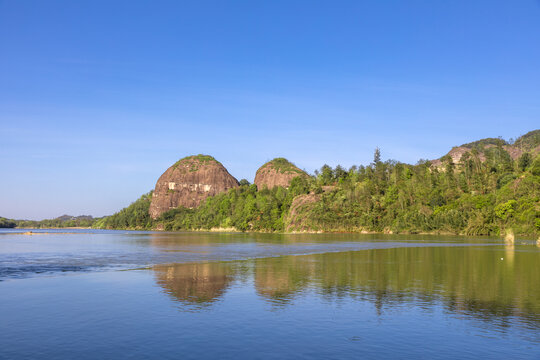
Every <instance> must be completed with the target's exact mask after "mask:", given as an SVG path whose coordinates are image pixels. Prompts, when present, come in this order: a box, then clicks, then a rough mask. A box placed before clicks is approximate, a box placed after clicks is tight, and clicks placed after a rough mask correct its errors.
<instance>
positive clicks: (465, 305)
mask: <svg viewBox="0 0 540 360" xmlns="http://www.w3.org/2000/svg"><path fill="white" fill-rule="evenodd" d="M23 232H24V231H21V230H18V231H13V230H2V231H0V359H78V360H81V359H97V358H99V359H192V358H205V359H228V358H236V359H237V358H247V359H283V358H294V359H299V358H305V359H313V358H319V359H343V358H354V359H357V358H368V359H369V358H387V359H413V358H414V359H415V358H426V359H435V358H436V359H457V358H460V359H463V358H470V359H478V358H488V359H509V358H511V359H518V358H519V359H540V249H539V248H538V247H536V246H534V244H533V242H532V241H521V240H518V241H517V243H516V245H515V246H512V247H509V246H504V245H503V243H502V241H500V240H499V239H493V238H485V239H480V238H464V237H449V236H390V235H387V236H383V235H345V234H339V235H329V234H317V235H271V234H217V233H153V232H125V231H85V230H63V231H60V230H58V231H37V230H34V232H33V233H32V235H27V234H23Z"/></svg>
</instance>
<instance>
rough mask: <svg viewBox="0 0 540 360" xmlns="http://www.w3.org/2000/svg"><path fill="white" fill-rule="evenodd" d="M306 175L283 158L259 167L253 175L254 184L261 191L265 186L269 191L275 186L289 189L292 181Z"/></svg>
mask: <svg viewBox="0 0 540 360" xmlns="http://www.w3.org/2000/svg"><path fill="white" fill-rule="evenodd" d="M297 176H307V174H306V173H305V172H304V171H302V170H300V169H299V168H297V167H296V166H295V165H294V164H293V163H291V162H289V161H288V160H287V159H284V158H275V159H274V160H271V161H269V162H267V163H266V164H264V165H263V166H261V167H260V168H259V170H257V173H256V174H255V181H254V184H255V185H257V189H259V190H261V189H263V188H264V187H265V186H266V187H267V188H268V189H271V188H273V187H275V186H282V187H289V184H290V182H291V180H292V179H294V178H295V177H297Z"/></svg>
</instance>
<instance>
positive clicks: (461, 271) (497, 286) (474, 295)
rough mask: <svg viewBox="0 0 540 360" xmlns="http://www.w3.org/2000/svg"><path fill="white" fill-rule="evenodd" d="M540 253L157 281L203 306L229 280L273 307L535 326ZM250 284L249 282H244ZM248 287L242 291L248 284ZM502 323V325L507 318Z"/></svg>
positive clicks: (173, 276)
mask: <svg viewBox="0 0 540 360" xmlns="http://www.w3.org/2000/svg"><path fill="white" fill-rule="evenodd" d="M539 265H540V251H538V250H537V249H536V248H535V247H530V246H515V247H504V246H463V247H405V248H392V249H375V250H362V251H353V252H340V253H326V254H318V255H304V256H283V257H276V258H263V259H255V260H247V261H240V262H238V261H237V262H221V263H202V264H183V265H172V266H156V267H155V270H156V278H157V281H158V283H159V284H160V285H161V286H163V287H164V288H165V289H166V291H167V292H168V293H169V294H171V295H173V296H174V298H175V299H177V300H180V301H182V302H188V303H208V302H212V301H215V300H216V299H218V298H219V297H220V296H222V295H223V294H224V292H225V290H226V289H227V287H228V286H229V283H230V282H231V281H232V280H233V278H237V279H242V280H243V281H245V282H246V284H250V283H251V282H250V281H249V279H251V278H252V279H253V284H254V288H255V289H254V290H255V292H256V293H257V294H258V295H259V296H260V297H261V298H263V299H265V300H266V301H271V302H272V303H273V304H276V303H279V304H289V303H290V302H291V301H292V300H294V299H295V298H297V297H299V296H304V295H305V296H311V297H318V298H323V299H325V300H328V301H339V300H347V299H349V300H352V301H366V302H369V303H372V304H373V305H374V307H375V309H376V311H377V312H378V313H383V312H384V311H385V309H387V308H388V309H392V308H395V307H399V306H409V305H410V306H418V307H421V308H424V309H431V308H433V306H434V304H442V305H443V306H445V308H446V309H447V310H448V311H449V312H450V313H453V314H465V315H472V316H475V317H477V318H479V319H482V320H486V321H495V322H500V324H501V326H503V325H504V323H505V321H507V320H509V319H510V318H511V317H519V318H520V319H522V320H525V321H532V322H534V323H538V322H540V271H539ZM246 279H247V280H246ZM246 286H247V285H246ZM505 319H506V320H505Z"/></svg>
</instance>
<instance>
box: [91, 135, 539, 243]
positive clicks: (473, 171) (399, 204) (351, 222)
mask: <svg viewBox="0 0 540 360" xmlns="http://www.w3.org/2000/svg"><path fill="white" fill-rule="evenodd" d="M539 135H540V131H538V130H536V131H533V132H530V133H529V134H527V135H525V136H524V137H522V138H520V139H517V140H516V141H515V142H514V144H519V146H520V156H519V157H517V158H515V159H514V158H513V157H512V154H510V151H511V150H512V148H515V147H513V146H515V145H510V144H508V143H507V142H505V141H500V140H499V139H486V140H485V141H478V142H475V143H470V144H465V145H463V146H462V147H465V148H466V149H467V150H465V151H464V152H463V153H462V154H461V156H460V158H459V160H458V161H455V159H454V158H453V157H452V156H450V155H448V156H444V157H442V158H441V159H439V160H438V166H435V165H434V162H429V161H420V162H419V163H418V164H416V165H409V164H404V163H400V162H397V161H393V160H388V161H382V160H381V154H380V151H379V150H378V149H377V150H376V151H375V154H374V159H373V162H372V163H371V164H369V165H367V166H353V167H351V168H350V169H345V168H343V167H341V166H337V167H335V168H332V167H330V166H327V165H324V166H323V167H322V168H321V169H320V170H319V171H316V172H315V174H314V175H312V176H309V177H297V178H295V179H293V180H292V182H291V185H290V186H289V188H284V187H275V188H272V189H267V188H263V189H257V187H256V186H255V185H249V184H247V182H246V181H242V182H241V184H242V185H241V186H240V187H239V188H236V189H231V190H229V191H228V192H226V193H221V194H219V195H216V196H214V197H210V198H208V199H206V200H205V201H204V202H203V203H202V204H201V205H200V206H199V207H198V208H195V209H187V208H178V209H173V210H170V211H168V212H165V213H164V214H162V215H161V216H160V217H159V218H158V219H156V220H152V219H151V218H150V217H149V215H148V207H149V204H150V200H151V194H147V195H144V196H143V197H141V198H140V199H139V200H137V201H136V202H135V203H133V204H132V205H130V206H129V207H127V208H126V209H123V210H122V211H120V212H119V213H117V214H115V215H112V216H110V217H107V218H103V219H101V220H99V221H98V222H97V223H96V224H95V226H97V227H99V228H123V229H124V228H125V229H152V228H157V229H165V230H198V229H203V230H209V229H212V228H228V229H230V228H234V229H236V230H240V231H280V232H282V231H347V232H349V231H351V232H361V231H368V232H388V233H390V232H392V233H418V232H444V233H455V234H467V235H501V234H504V233H507V232H509V231H512V232H514V233H516V234H527V235H536V236H537V235H538V234H539V233H540V201H539V200H540V156H539V154H538V148H539V144H540V139H539V137H540V136H539ZM514 155H515V154H514Z"/></svg>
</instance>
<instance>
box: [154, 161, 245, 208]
mask: <svg viewBox="0 0 540 360" xmlns="http://www.w3.org/2000/svg"><path fill="white" fill-rule="evenodd" d="M238 186H239V184H238V181H237V180H236V179H235V178H234V177H233V176H232V175H231V174H229V172H228V171H227V169H225V167H224V166H223V165H222V164H221V163H220V162H219V161H217V160H216V159H214V158H213V157H211V156H208V155H194V156H188V157H185V158H183V159H181V160H179V161H177V162H176V163H175V164H174V165H172V166H171V167H170V168H168V169H167V171H165V172H164V173H163V175H161V176H160V177H159V179H158V181H157V183H156V187H155V190H154V193H153V194H152V201H151V203H150V209H149V213H150V216H151V217H152V218H153V219H156V218H158V217H159V215H161V214H162V213H164V212H165V211H168V210H170V209H174V208H177V207H179V206H183V207H186V208H195V207H197V206H199V204H200V203H201V202H202V201H203V200H204V199H206V198H207V197H209V196H214V195H217V194H219V193H222V192H224V191H227V190H229V189H231V188H235V187H238Z"/></svg>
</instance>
